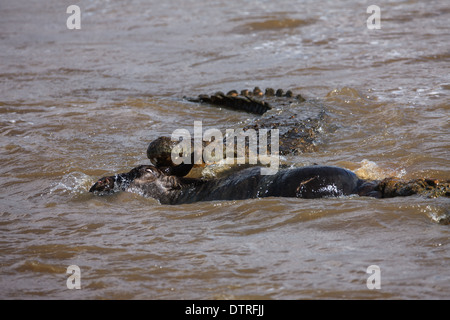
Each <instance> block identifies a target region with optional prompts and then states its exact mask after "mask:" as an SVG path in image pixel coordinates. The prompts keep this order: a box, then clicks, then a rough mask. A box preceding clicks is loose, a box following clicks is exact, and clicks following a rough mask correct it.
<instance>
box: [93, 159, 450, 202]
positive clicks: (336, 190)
mask: <svg viewBox="0 0 450 320" xmlns="http://www.w3.org/2000/svg"><path fill="white" fill-rule="evenodd" d="M260 170H261V167H251V168H247V169H243V170H241V171H239V172H235V173H232V174H230V175H228V176H226V177H224V178H220V179H211V180H204V179H196V178H185V177H177V176H175V175H168V174H167V173H165V172H164V171H162V170H160V169H158V168H157V167H155V166H152V165H141V166H138V167H136V168H133V169H132V170H131V171H129V172H126V173H120V174H116V175H113V176H107V177H103V178H101V179H99V180H98V181H97V182H96V183H95V184H94V185H93V186H92V187H91V188H90V190H89V191H90V192H93V193H97V194H100V195H105V194H111V193H114V192H118V191H126V192H133V193H137V194H140V195H142V196H144V197H149V198H154V199H156V200H158V201H159V202H160V203H161V204H169V205H176V204H185V203H193V202H199V201H214V200H243V199H251V198H264V197H293V198H306V199H314V198H323V197H339V196H350V195H359V196H367V197H374V198H391V197H398V196H411V195H414V194H422V195H427V196H429V197H439V196H446V197H449V196H450V180H449V181H439V180H435V179H414V180H400V179H394V178H387V179H384V180H381V181H380V180H364V179H360V178H358V176H357V175H356V174H355V173H353V172H352V171H349V170H347V169H343V168H339V167H332V166H318V165H315V166H308V167H297V168H292V169H283V170H279V171H278V172H277V173H276V174H274V175H261V173H260Z"/></svg>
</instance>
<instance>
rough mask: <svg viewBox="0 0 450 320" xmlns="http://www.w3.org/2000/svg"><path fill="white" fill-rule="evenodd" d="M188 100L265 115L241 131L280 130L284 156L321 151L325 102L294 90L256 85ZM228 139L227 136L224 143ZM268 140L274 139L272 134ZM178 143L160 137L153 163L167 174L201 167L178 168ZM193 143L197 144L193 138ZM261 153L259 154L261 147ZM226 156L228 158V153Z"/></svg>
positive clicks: (150, 154)
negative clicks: (174, 155) (174, 153)
mask: <svg viewBox="0 0 450 320" xmlns="http://www.w3.org/2000/svg"><path fill="white" fill-rule="evenodd" d="M184 99H185V100H186V101H189V102H192V103H202V104H208V105H212V106H218V107H225V108H229V109H232V110H236V111H244V112H248V113H253V114H257V115H260V116H261V117H259V118H256V119H254V120H253V121H252V122H251V123H249V124H247V125H245V126H243V128H242V130H241V131H240V133H239V134H242V135H245V133H246V132H248V131H249V130H251V129H253V130H255V132H256V134H257V139H259V137H260V135H259V132H260V131H259V130H260V129H266V130H268V131H269V134H271V130H272V129H278V130H279V139H278V141H277V143H278V145H277V146H276V150H277V152H278V154H279V155H282V156H283V155H298V154H301V153H310V152H315V151H317V140H318V138H319V135H320V133H321V132H322V131H323V127H324V124H325V123H326V118H327V117H326V112H325V109H324V106H323V105H317V104H316V103H315V102H314V101H307V100H306V99H305V98H304V97H303V96H302V95H300V94H297V95H294V93H293V92H292V91H291V90H287V91H284V90H283V89H278V90H274V89H272V88H267V89H265V91H264V92H263V91H262V90H261V89H260V88H259V87H255V88H254V89H253V90H252V91H250V90H247V89H244V90H241V92H240V94H239V93H238V91H237V90H231V91H229V92H228V93H227V94H224V93H223V92H217V93H215V94H213V95H205V94H202V95H199V96H198V97H197V98H189V97H184ZM298 106H301V107H298ZM299 113H300V114H299ZM305 113H306V114H307V115H305ZM227 138H228V137H225V138H224V143H225V140H226V139H227ZM267 140H268V141H271V139H270V138H269V136H268V139H267ZM258 143H259V142H258ZM177 144H178V142H176V141H172V140H171V138H170V137H168V136H162V137H158V138H157V139H155V140H153V141H152V142H150V144H149V145H148V148H147V157H148V158H149V159H150V161H151V163H152V164H153V165H155V166H156V167H158V168H160V169H162V170H164V171H165V172H166V173H168V174H173V175H178V176H183V175H185V174H186V172H189V168H192V167H198V166H189V165H182V166H179V167H177V164H175V163H173V161H172V159H171V154H172V151H173V150H174V148H175V147H176V146H177ZM191 145H192V146H193V145H194V142H193V140H192V141H191ZM207 145H208V142H205V141H204V142H203V148H204V147H205V146H207ZM234 151H235V152H234V157H236V156H237V151H236V150H234ZM267 151H268V152H269V153H270V152H271V151H272V145H271V143H270V142H268V143H267ZM249 152H250V151H249V147H248V142H246V145H245V155H246V157H247V159H248V155H249ZM257 152H258V153H259V150H258V151H257ZM193 158H194V154H193V153H192V155H191V159H193ZM223 158H224V159H225V158H226V155H225V154H224V156H223Z"/></svg>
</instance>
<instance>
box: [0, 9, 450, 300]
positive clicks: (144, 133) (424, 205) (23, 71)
mask: <svg viewBox="0 0 450 320" xmlns="http://www.w3.org/2000/svg"><path fill="white" fill-rule="evenodd" d="M74 4H77V5H79V7H80V10H81V29H79V30H77V29H74V30H69V29H68V28H67V26H66V21H67V19H68V18H69V16H70V14H68V13H66V9H67V6H68V5H70V3H67V2H65V3H62V2H61V1H56V0H45V1H36V0H32V1H24V0H19V1H1V2H0V160H1V164H2V165H1V169H0V188H1V193H0V217H1V218H0V230H1V231H0V298H2V299H73V298H76V299H322V298H326V299H448V298H450V268H449V265H450V229H449V225H448V221H449V218H450V201H449V199H448V198H437V199H429V198H425V197H420V196H413V197H408V198H393V199H372V198H364V197H341V198H328V199H316V200H305V199H286V198H284V199H279V198H266V199H250V200H243V201H215V202H204V203H194V204H189V205H179V206H165V205H161V204H159V203H158V202H156V201H155V200H152V199H146V198H142V197H140V196H138V195H135V194H128V193H121V194H115V195H112V196H107V197H98V196H94V195H92V194H90V193H89V192H88V190H89V187H90V186H91V185H92V183H94V182H95V181H96V180H97V179H98V178H99V177H100V176H104V175H110V174H113V173H116V172H124V171H128V170H129V169H130V168H132V167H135V166H137V165H139V164H147V163H149V161H148V159H147V158H146V149H147V145H148V143H149V142H150V141H152V140H153V139H155V138H157V137H158V136H161V135H170V134H171V133H172V132H173V131H174V130H175V129H178V128H187V129H192V127H193V123H194V121H202V123H203V126H204V128H219V129H221V130H224V129H226V128H228V127H229V126H230V124H231V125H232V127H236V125H240V124H242V125H245V123H247V122H248V121H251V120H252V119H255V118H257V117H258V116H256V115H250V114H247V113H241V112H235V111H231V110H227V109H218V108H213V107H208V106H205V105H197V104H192V103H188V102H186V101H183V99H182V97H183V96H185V95H191V96H196V95H198V94H201V93H207V94H211V93H214V92H215V91H218V90H221V91H225V92H226V91H228V90H231V89H237V90H240V89H243V88H249V89H251V88H253V87H255V86H260V87H261V88H265V87H275V88H284V89H291V90H293V91H294V92H296V93H301V94H302V95H304V96H305V97H306V98H307V99H310V100H312V101H315V103H317V104H320V105H324V106H326V109H327V114H328V115H329V117H330V119H331V123H332V128H333V130H327V131H326V132H324V134H323V135H321V138H320V140H319V141H318V142H317V148H318V151H317V152H314V153H305V154H300V155H295V156H288V157H286V158H284V159H283V161H285V162H286V163H290V164H295V165H308V164H312V163H319V164H328V165H337V166H341V167H345V168H348V169H350V170H353V171H355V172H357V173H358V174H360V175H365V176H370V177H372V178H375V179H378V178H383V177H387V176H398V177H402V178H406V179H412V178H421V177H433V178H439V179H450V170H449V159H450V144H449V142H450V139H449V136H450V135H449V132H450V124H449V115H450V99H449V97H450V76H449V75H450V27H449V21H450V7H449V4H448V2H447V1H438V0H434V1H433V0H432V1H426V2H425V1H422V2H421V1H389V2H387V1H382V2H378V3H372V2H364V1H346V0H338V1H323V2H320V3H319V2H318V1H312V0H306V1H293V0H282V1H251V0H248V1H239V2H237V1H224V0H217V1H216V0H214V1H193V0H188V1H144V0H129V1H121V2H117V1H114V2H113V1H86V0H82V1H77V3H74ZM372 4H375V5H378V6H379V7H380V9H381V20H380V27H381V29H374V30H370V29H368V27H367V23H366V21H367V19H368V18H369V17H370V14H369V13H367V12H366V10H367V7H368V6H369V5H372ZM305 112H307V111H305ZM70 265H76V266H78V267H79V268H80V275H81V280H80V284H81V289H79V290H77V289H69V288H68V286H67V280H68V278H69V274H66V270H67V267H68V266H70ZM371 265H376V266H378V267H379V270H380V272H379V275H380V278H379V282H380V285H381V288H380V289H376V288H375V289H370V288H369V287H368V286H367V280H368V278H369V277H370V276H371V274H370V273H367V268H368V267H369V266H371Z"/></svg>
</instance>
